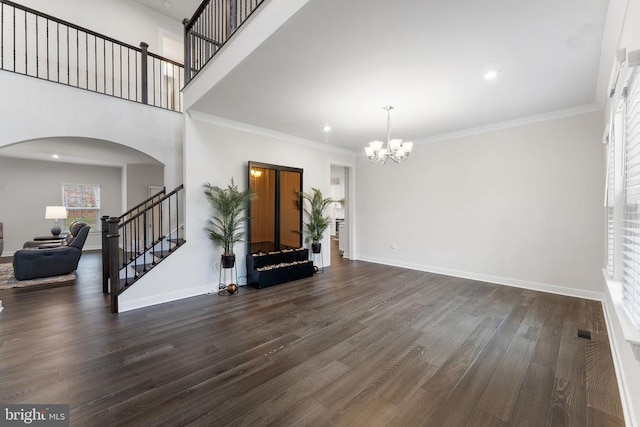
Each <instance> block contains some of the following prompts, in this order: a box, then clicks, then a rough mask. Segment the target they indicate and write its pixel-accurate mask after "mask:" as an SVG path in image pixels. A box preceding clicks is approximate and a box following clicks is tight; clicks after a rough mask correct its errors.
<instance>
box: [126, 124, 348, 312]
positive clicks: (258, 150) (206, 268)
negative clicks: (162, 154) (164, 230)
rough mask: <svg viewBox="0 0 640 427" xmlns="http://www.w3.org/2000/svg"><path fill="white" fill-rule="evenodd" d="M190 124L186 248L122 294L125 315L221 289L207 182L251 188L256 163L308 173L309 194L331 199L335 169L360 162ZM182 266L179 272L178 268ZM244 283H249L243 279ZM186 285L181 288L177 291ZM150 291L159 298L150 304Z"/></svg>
mask: <svg viewBox="0 0 640 427" xmlns="http://www.w3.org/2000/svg"><path fill="white" fill-rule="evenodd" d="M185 118H186V124H185V132H186V136H185V141H186V143H185V187H186V204H187V207H186V212H187V218H186V227H185V229H186V239H187V243H186V244H185V246H184V247H183V248H182V249H181V250H180V251H178V253H176V255H173V256H171V257H169V258H168V259H167V260H166V261H165V262H163V263H162V264H160V265H159V266H158V268H157V269H154V270H153V271H152V273H154V272H155V271H156V270H158V273H157V274H156V275H154V276H153V280H144V281H140V282H138V283H137V284H136V286H133V287H131V288H130V289H129V290H127V291H126V292H125V293H123V294H122V296H121V299H120V307H121V310H123V311H124V310H128V309H132V308H136V307H139V306H141V305H143V304H149V303H159V302H164V301H169V300H172V299H177V298H180V297H185V296H189V295H198V294H203V293H206V292H207V291H210V290H213V289H216V290H217V284H218V271H215V270H214V263H216V262H219V261H220V255H221V253H222V252H221V250H220V249H219V248H214V246H213V245H212V243H211V242H210V241H209V239H208V238H207V236H206V234H205V232H204V230H203V229H204V227H205V226H206V223H207V218H208V216H209V214H210V212H211V211H210V208H209V205H208V203H207V202H206V199H205V197H204V194H203V193H202V184H203V183H204V182H205V181H208V182H211V183H212V184H215V185H219V186H226V185H227V184H228V183H229V180H230V179H231V178H232V177H233V178H234V181H235V182H236V183H237V184H239V187H240V188H241V189H245V188H247V184H248V183H247V162H248V161H249V160H254V161H258V162H264V163H273V164H278V165H283V166H293V167H298V168H303V169H304V175H303V181H304V191H310V189H311V187H316V188H319V189H320V190H321V191H322V192H323V193H325V194H329V185H330V184H329V183H330V163H331V161H339V162H344V163H354V162H355V158H354V157H355V156H354V155H347V154H341V153H337V152H330V151H326V150H322V149H318V148H314V147H312V146H309V145H303V144H298V143H295V142H290V141H287V140H285V139H283V138H278V137H275V136H264V135H259V134H256V133H251V132H246V131H242V130H236V129H231V128H227V127H222V126H219V125H216V124H213V123H209V122H206V121H199V120H195V119H193V118H191V117H189V116H186V117H185ZM323 243H324V244H323V251H324V254H323V255H324V261H325V263H326V265H329V262H330V259H331V257H330V256H329V234H328V233H327V235H326V236H325V242H323ZM235 253H236V259H237V263H238V274H239V275H240V276H244V275H245V274H246V270H245V259H244V258H245V255H246V243H241V244H239V245H237V246H236V247H235ZM178 265H179V266H180V267H179V268H174V266H178ZM240 283H241V284H244V283H246V279H245V278H244V277H242V278H241V279H240ZM178 284H183V285H181V287H178V288H177V287H176V286H177V285H178ZM150 289H154V292H155V297H154V298H148V295H149V292H150Z"/></svg>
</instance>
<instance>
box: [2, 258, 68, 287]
mask: <svg viewBox="0 0 640 427" xmlns="http://www.w3.org/2000/svg"><path fill="white" fill-rule="evenodd" d="M75 280H76V273H71V274H65V275H64V276H54V277H43V278H41V279H31V280H17V279H16V278H15V277H14V276H13V265H11V263H6V264H0V290H2V289H11V288H27V287H31V286H41V285H54V286H61V285H71V284H73V283H74V282H75Z"/></svg>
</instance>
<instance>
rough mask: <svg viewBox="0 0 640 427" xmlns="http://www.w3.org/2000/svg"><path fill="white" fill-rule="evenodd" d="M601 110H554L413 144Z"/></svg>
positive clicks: (592, 107)
mask: <svg viewBox="0 0 640 427" xmlns="http://www.w3.org/2000/svg"><path fill="white" fill-rule="evenodd" d="M602 110H603V106H602V105H601V104H598V103H595V102H594V103H591V104H584V105H580V106H577V107H572V108H565V109H562V110H555V111H550V112H547V113H542V114H536V115H534V116H528V117H521V118H519V119H513V120H507V121H504V122H497V123H491V124H488V125H484V126H478V127H475V128H469V129H462V130H458V131H454V132H447V133H441V134H439V135H433V136H428V137H425V138H416V139H414V140H413V142H414V144H416V145H421V144H428V143H431V142H439V141H447V140H450V139H457V138H463V137H466V136H473V135H480V134H483V133H488V132H495V131H498V130H504V129H509V128H514V127H518V126H525V125H530V124H534V123H540V122H546V121H551V120H557V119H562V118H565V117H571V116H579V115H581V114H587V113H593V112H596V111H602Z"/></svg>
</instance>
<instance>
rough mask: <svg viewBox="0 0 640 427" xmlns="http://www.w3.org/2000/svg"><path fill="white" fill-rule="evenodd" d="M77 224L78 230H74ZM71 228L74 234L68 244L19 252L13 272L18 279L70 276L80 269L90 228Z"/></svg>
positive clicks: (81, 226) (80, 225) (83, 225)
mask: <svg viewBox="0 0 640 427" xmlns="http://www.w3.org/2000/svg"><path fill="white" fill-rule="evenodd" d="M76 224H77V227H76V228H77V229H76V230H72V228H74V227H73V226H74V225H76ZM76 224H73V225H72V226H71V227H69V228H70V231H71V232H72V233H73V232H74V231H75V233H73V234H70V236H71V237H70V238H69V240H68V241H66V244H63V245H60V246H56V247H46V246H47V245H45V246H44V247H36V248H27V249H21V250H19V251H17V252H16V253H15V254H14V255H13V271H14V275H15V276H16V279H18V280H27V279H38V278H41V277H50V276H60V275H62V274H69V273H71V272H72V271H75V270H76V268H78V262H79V261H80V255H82V247H83V246H84V243H85V241H86V240H87V236H88V235H89V228H90V227H89V226H88V225H87V224H85V223H76Z"/></svg>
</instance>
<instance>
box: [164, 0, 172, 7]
mask: <svg viewBox="0 0 640 427" xmlns="http://www.w3.org/2000/svg"><path fill="white" fill-rule="evenodd" d="M162 5H163V6H164V7H165V8H167V9H169V8H170V7H171V6H173V5H172V4H171V2H170V1H165V2H164V3H162Z"/></svg>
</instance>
